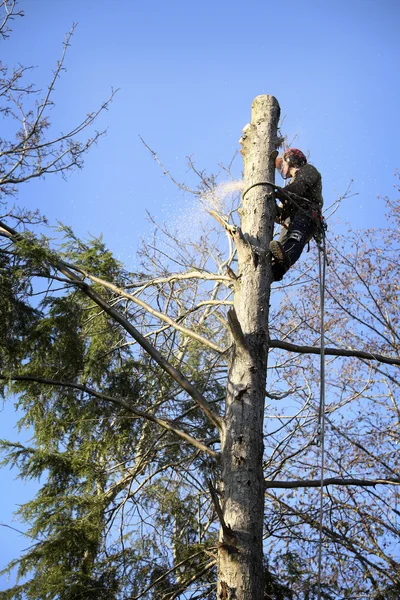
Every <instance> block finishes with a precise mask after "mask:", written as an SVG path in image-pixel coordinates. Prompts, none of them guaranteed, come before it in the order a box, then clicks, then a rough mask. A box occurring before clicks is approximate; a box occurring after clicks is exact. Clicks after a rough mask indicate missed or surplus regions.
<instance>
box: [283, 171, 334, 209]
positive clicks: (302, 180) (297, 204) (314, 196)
mask: <svg viewBox="0 0 400 600" xmlns="http://www.w3.org/2000/svg"><path fill="white" fill-rule="evenodd" d="M283 191H284V192H292V193H293V194H296V195H297V196H301V197H302V198H304V200H303V201H300V200H297V199H296V200H295V201H294V202H288V201H287V199H286V198H283V197H281V200H282V201H283V215H282V217H283V218H284V219H286V218H288V217H292V216H293V215H294V214H295V213H296V212H297V211H298V210H299V208H300V209H303V210H306V211H307V212H308V211H310V213H311V212H313V211H318V213H320V212H321V208H322V205H323V203H324V200H323V198H322V178H321V174H320V172H319V171H318V170H317V169H316V168H315V167H314V166H313V165H309V164H306V165H304V166H303V167H301V168H300V169H299V170H298V171H296V173H295V174H294V176H293V178H292V180H291V182H290V183H289V184H288V185H287V186H285V187H284V188H283ZM276 195H277V196H278V198H279V191H278V192H277V194H276Z"/></svg>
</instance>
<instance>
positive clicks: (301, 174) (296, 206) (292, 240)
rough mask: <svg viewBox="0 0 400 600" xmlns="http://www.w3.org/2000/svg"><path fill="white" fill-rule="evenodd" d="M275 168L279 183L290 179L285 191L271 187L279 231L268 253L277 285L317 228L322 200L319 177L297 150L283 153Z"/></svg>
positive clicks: (293, 149) (319, 221)
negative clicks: (275, 203)
mask: <svg viewBox="0 0 400 600" xmlns="http://www.w3.org/2000/svg"><path fill="white" fill-rule="evenodd" d="M275 167H276V168H277V169H278V170H279V171H280V173H281V175H282V177H283V179H292V181H291V182H290V183H289V184H288V185H286V186H285V188H280V187H279V186H276V187H275V196H276V197H277V198H278V199H279V200H280V201H281V202H282V206H278V211H279V214H278V217H277V219H276V222H277V223H280V224H281V225H282V229H281V232H280V235H279V241H276V240H273V241H272V242H271V243H270V245H269V249H270V251H271V255H272V273H273V277H274V281H281V279H282V278H283V276H284V274H285V273H286V272H287V270H288V269H289V268H290V267H291V266H292V265H294V263H295V262H296V261H297V260H298V259H299V258H300V255H301V253H302V252H303V249H304V246H305V245H306V244H307V242H308V241H309V240H310V239H311V238H312V236H313V235H314V234H315V233H316V231H317V230H318V228H319V226H320V225H321V209H322V205H323V198H322V179H321V174H320V173H319V171H317V169H316V168H315V167H314V166H313V165H310V164H308V162H307V158H306V157H305V156H304V154H303V152H301V150H298V149H297V148H290V149H289V150H286V151H285V152H284V153H283V154H282V155H281V156H279V157H278V158H277V159H276V161H275Z"/></svg>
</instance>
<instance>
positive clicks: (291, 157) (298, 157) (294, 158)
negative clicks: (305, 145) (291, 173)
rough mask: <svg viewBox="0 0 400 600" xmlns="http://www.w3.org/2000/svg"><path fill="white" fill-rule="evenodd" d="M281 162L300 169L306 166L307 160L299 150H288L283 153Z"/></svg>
mask: <svg viewBox="0 0 400 600" xmlns="http://www.w3.org/2000/svg"><path fill="white" fill-rule="evenodd" d="M283 160H284V161H285V162H287V163H288V164H289V165H290V166H292V167H302V166H303V165H305V164H307V158H306V157H305V155H304V154H303V153H302V151H301V150H298V149H297V148H289V149H288V150H285V152H284V153H283Z"/></svg>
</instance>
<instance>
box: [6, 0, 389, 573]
mask: <svg viewBox="0 0 400 600" xmlns="http://www.w3.org/2000/svg"><path fill="white" fill-rule="evenodd" d="M19 5H20V8H22V9H23V10H24V12H25V17H24V18H23V19H19V20H17V21H15V23H14V26H13V28H14V32H13V34H12V35H11V37H10V39H9V40H7V41H6V42H1V57H2V61H3V62H4V63H6V64H8V65H13V64H16V63H22V64H24V65H35V66H36V69H35V70H34V71H33V72H31V78H32V80H34V81H35V82H36V83H37V85H38V86H39V87H44V86H45V85H46V82H48V81H49V79H50V77H51V73H52V70H53V68H54V65H55V63H56V61H57V59H58V58H59V56H60V52H61V48H62V42H63V38H64V35H65V33H66V32H67V31H68V30H69V29H70V27H71V25H72V23H74V22H75V23H78V26H77V29H76V31H75V34H74V36H73V39H72V42H71V47H70V48H69V52H68V56H67V59H66V68H67V71H66V72H65V73H64V74H63V76H62V78H61V79H60V80H59V81H58V82H57V86H56V93H55V96H54V101H55V107H54V109H53V110H52V111H51V114H50V118H51V121H52V126H53V131H54V132H55V133H58V132H59V131H65V130H66V129H67V127H68V126H73V125H74V124H76V123H77V122H78V121H79V119H80V118H82V117H83V116H84V115H85V114H86V113H87V112H89V111H91V110H94V109H96V108H97V107H98V106H99V105H100V104H101V103H102V102H103V101H104V100H105V99H106V98H107V97H108V95H109V93H110V90H111V88H112V87H113V88H115V89H116V88H119V92H118V94H117V95H116V97H115V100H114V102H113V103H112V105H111V107H110V110H109V111H108V112H106V113H104V114H103V115H102V116H101V117H100V119H99V122H98V123H97V128H98V129H103V128H107V129H108V133H107V136H106V137H105V138H103V139H102V140H101V141H100V143H99V145H98V146H97V147H95V148H93V150H92V151H91V153H90V154H89V155H88V157H87V159H86V165H85V168H84V169H83V170H82V171H80V172H76V173H74V174H72V175H71V176H70V177H69V178H68V180H67V181H64V180H62V178H61V177H47V178H46V179H45V180H44V181H35V182H32V183H29V184H26V185H23V186H22V187H21V189H20V193H19V196H18V198H17V200H16V201H17V203H18V204H19V205H21V206H26V207H28V208H31V209H34V208H39V209H40V210H41V211H42V212H43V213H44V214H45V215H46V216H47V217H48V218H49V221H50V222H51V223H55V221H56V220H57V219H60V220H62V221H64V222H65V223H67V224H69V225H72V227H73V228H74V229H75V231H76V233H77V234H79V235H82V236H84V235H87V233H88V232H90V233H91V234H94V235H97V234H99V233H101V232H103V234H104V238H105V241H106V242H107V244H108V245H109V246H110V247H111V248H112V249H113V250H114V251H115V252H116V254H117V256H119V257H120V258H121V259H123V260H124V261H125V262H126V263H127V266H128V268H133V266H134V261H135V258H134V255H135V249H136V248H137V245H138V240H139V238H140V236H141V235H146V232H147V231H148V230H149V225H148V223H147V221H146V220H145V219H146V209H147V210H149V211H150V212H151V213H152V214H154V215H156V216H157V217H158V218H160V219H164V220H166V221H168V220H169V219H171V220H174V219H176V215H177V214H179V210H180V208H181V207H182V205H187V204H188V203H189V204H190V203H191V202H193V200H191V199H188V198H185V197H184V196H183V194H182V192H180V191H179V190H178V189H176V188H175V187H174V186H173V185H172V184H171V183H170V181H169V180H168V179H167V178H166V177H165V176H163V175H162V173H161V171H160V169H159V168H158V167H157V165H156V164H155V163H154V161H153V160H152V158H151V157H150V155H149V154H148V152H147V151H146V150H145V148H144V147H143V145H142V143H141V142H140V139H139V134H140V135H142V136H143V138H144V139H145V140H146V142H147V143H148V144H149V145H150V146H151V147H152V148H153V149H154V150H155V151H156V152H157V153H158V155H159V156H160V158H161V159H162V160H163V162H164V163H165V165H166V166H167V167H168V168H169V169H170V170H171V172H172V173H173V174H174V176H176V178H178V179H181V180H184V179H187V180H190V175H189V174H188V173H187V167H186V156H188V155H191V156H192V157H193V158H194V160H195V161H196V164H197V165H198V167H199V168H200V169H206V170H209V171H214V172H215V171H216V170H217V165H218V163H219V162H223V163H228V162H229V161H230V160H231V158H232V156H233V155H234V153H235V151H237V150H238V149H239V144H238V140H239V138H240V135H241V130H242V128H243V126H244V125H245V124H246V123H247V122H248V121H249V120H250V112H251V103H252V100H253V99H254V97H255V96H257V95H258V94H273V95H274V96H276V98H277V99H278V101H279V103H280V105H281V110H282V115H283V116H285V120H284V123H283V126H282V131H283V133H284V134H287V136H288V138H289V139H292V138H293V136H295V135H296V136H297V138H296V142H295V146H297V147H299V148H301V149H302V150H303V151H305V152H307V153H310V160H311V162H313V164H315V165H316V166H317V168H318V169H319V170H320V171H321V173H322V176H323V184H324V197H325V203H326V205H329V204H330V203H331V202H332V201H333V200H335V198H336V197H337V196H338V195H339V194H341V193H343V192H344V191H345V189H346V188H347V186H348V184H349V182H350V180H353V181H354V183H353V188H352V189H353V191H354V192H355V193H357V194H358V195H357V196H355V197H353V198H350V199H348V200H346V201H345V202H344V203H343V205H342V207H341V209H340V211H339V213H338V217H339V218H340V221H341V223H344V222H345V221H349V222H351V224H352V226H353V227H358V226H360V227H369V226H376V225H379V224H383V223H384V221H383V216H382V212H383V211H382V209H383V204H382V202H381V201H379V200H378V199H377V196H378V195H382V196H384V195H392V196H393V194H394V193H395V192H394V189H393V186H394V184H395V178H394V171H395V169H396V168H400V160H399V152H398V139H399V136H400V120H399V116H398V104H399V98H398V96H399V90H398V86H399V84H398V63H399V47H400V41H399V35H398V23H399V22H400V3H399V2H398V0H379V1H378V0H331V1H329V2H328V1H325V0H319V1H318V0H303V2H298V1H296V0H286V1H285V2H281V3H279V2H272V1H271V0H263V1H261V0H248V1H247V2H243V1H237V0H230V1H228V0H221V1H217V0H214V1H210V0H202V2H198V3H195V2H187V1H186V2H184V1H182V0H176V1H175V0H170V1H169V2H165V1H164V2H162V1H161V0H156V1H155V0H153V1H151V0H147V1H146V2H144V1H143V0H141V1H139V0H113V1H112V2H110V1H105V0H36V1H35V2H29V1H28V0H20V2H19ZM5 131H6V132H7V131H8V130H7V129H5ZM2 135H4V130H3V133H2ZM234 171H235V174H236V176H237V177H240V173H241V160H240V157H239V158H238V159H237V160H236V163H235V167H234ZM341 227H342V225H339V224H338V225H336V224H332V225H331V234H332V235H334V233H335V231H336V230H339V229H340V228H341ZM12 416H13V415H12V407H8V408H4V410H3V413H2V422H1V424H0V437H11V438H14V439H15V438H16V437H17V433H16V431H15V430H12V422H13V418H12ZM14 477H15V474H10V473H8V472H4V473H3V474H2V481H3V488H4V486H7V489H8V493H7V495H6V496H7V497H6V498H4V495H2V496H3V497H2V499H1V505H0V507H1V514H2V518H1V521H2V522H3V523H8V524H13V523H12V521H11V518H12V517H11V513H12V510H13V507H14V506H15V504H16V503H20V502H22V501H23V499H24V497H25V496H27V495H29V493H30V490H31V488H25V487H24V486H22V485H21V484H19V483H18V482H14V480H13V478H14ZM14 525H16V526H18V524H15V523H14ZM26 545H27V541H26V540H24V539H23V538H21V536H18V534H14V533H12V532H11V531H10V530H8V529H5V528H0V548H2V549H1V551H0V566H2V565H4V564H5V563H6V562H7V561H8V560H9V559H10V558H12V557H13V556H15V555H16V553H17V552H18V551H19V549H20V548H22V547H25V546H26ZM3 585H5V584H4V583H3Z"/></svg>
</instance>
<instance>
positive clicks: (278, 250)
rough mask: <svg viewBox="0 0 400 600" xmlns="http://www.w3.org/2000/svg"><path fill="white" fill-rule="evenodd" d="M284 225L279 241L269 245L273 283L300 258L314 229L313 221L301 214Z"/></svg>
mask: <svg viewBox="0 0 400 600" xmlns="http://www.w3.org/2000/svg"><path fill="white" fill-rule="evenodd" d="M285 224H286V227H282V230H281V233H280V236H279V241H278V242H277V241H275V240H274V241H272V242H271V243H270V251H271V254H272V257H273V262H272V272H273V276H274V280H275V281H280V280H281V279H282V277H283V276H284V274H285V273H286V271H287V270H288V269H289V268H290V267H291V266H292V265H294V263H295V262H296V261H297V260H298V259H299V258H300V255H301V253H302V251H303V248H304V246H305V245H306V243H307V241H308V240H309V239H310V237H311V235H312V234H313V232H314V228H315V225H314V221H313V220H312V219H311V218H310V217H308V216H307V215H305V214H304V213H303V212H298V213H297V214H295V215H294V217H293V218H292V219H291V220H289V219H288V220H287V221H286V223H285Z"/></svg>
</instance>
